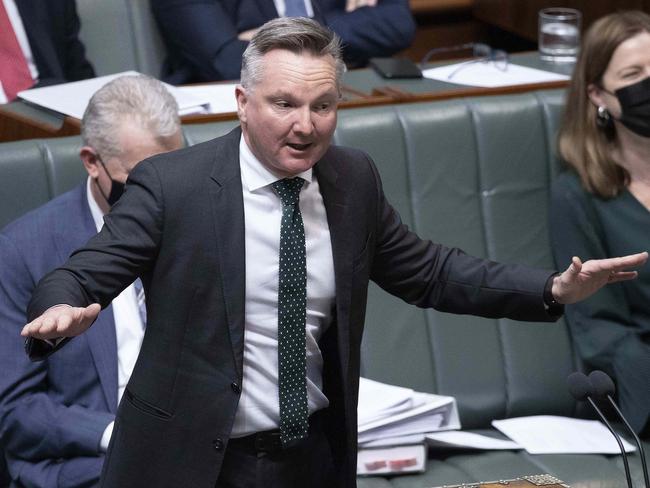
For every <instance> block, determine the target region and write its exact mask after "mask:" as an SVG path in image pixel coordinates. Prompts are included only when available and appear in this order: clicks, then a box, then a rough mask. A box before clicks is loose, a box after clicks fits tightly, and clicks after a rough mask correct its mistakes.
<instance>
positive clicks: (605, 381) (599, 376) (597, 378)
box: [589, 370, 616, 396]
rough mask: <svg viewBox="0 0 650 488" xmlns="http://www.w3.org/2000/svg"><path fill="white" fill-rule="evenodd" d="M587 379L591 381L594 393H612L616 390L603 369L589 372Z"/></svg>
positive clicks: (602, 394) (601, 394)
mask: <svg viewBox="0 0 650 488" xmlns="http://www.w3.org/2000/svg"><path fill="white" fill-rule="evenodd" d="M589 381H591V386H592V388H593V391H594V393H595V394H596V395H598V396H606V395H613V394H614V392H615V391H616V387H615V386H614V382H613V381H612V379H611V378H610V377H609V376H608V375H607V373H604V372H603V371H598V370H595V371H592V372H591V373H589Z"/></svg>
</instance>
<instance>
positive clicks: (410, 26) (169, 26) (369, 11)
mask: <svg viewBox="0 0 650 488" xmlns="http://www.w3.org/2000/svg"><path fill="white" fill-rule="evenodd" d="M151 8H152V10H153V14H154V16H155V18H156V21H157V22H158V25H159V26H160V29H161V32H162V34H163V38H164V39H165V43H166V45H167V49H168V50H169V59H168V66H167V67H166V73H164V77H163V78H164V80H165V81H168V82H170V83H173V84H181V83H190V82H197V81H214V80H233V79H237V78H239V72H240V70H241V59H242V54H243V53H244V50H245V49H246V46H247V45H248V41H249V40H250V38H251V36H252V35H253V34H254V33H255V31H256V30H257V29H258V28H259V27H260V26H261V25H262V24H264V23H265V22H266V21H268V20H270V19H273V18H275V17H285V16H286V17H300V16H303V17H312V18H314V19H315V20H317V21H318V22H320V23H321V24H322V25H325V26H327V27H329V28H330V29H331V30H332V31H334V32H335V33H336V34H338V35H339V37H340V38H341V40H342V42H343V55H344V59H345V61H346V63H347V64H348V65H349V66H363V65H364V64H366V62H367V61H368V59H369V58H371V57H374V56H390V55H392V54H394V53H396V52H398V51H401V50H402V49H405V48H407V47H409V46H410V45H411V42H412V41H413V37H414V35H415V23H414V21H413V17H412V15H411V11H410V8H409V4H408V0H347V1H346V0H273V1H271V0H206V1H200V2H197V1H194V0H156V1H155V2H151Z"/></svg>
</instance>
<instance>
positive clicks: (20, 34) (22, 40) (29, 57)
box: [0, 0, 38, 103]
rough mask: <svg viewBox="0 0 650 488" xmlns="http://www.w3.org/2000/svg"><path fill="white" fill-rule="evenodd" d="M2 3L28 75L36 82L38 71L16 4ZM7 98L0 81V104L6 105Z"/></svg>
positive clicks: (11, 2)
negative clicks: (23, 57) (27, 69)
mask: <svg viewBox="0 0 650 488" xmlns="http://www.w3.org/2000/svg"><path fill="white" fill-rule="evenodd" d="M0 1H2V3H4V6H5V10H6V11H7V16H8V17H9V22H11V26H12V27H13V28H14V34H15V35H16V39H18V44H20V49H21V51H22V52H23V55H24V56H25V61H27V67H28V68H29V74H30V75H32V79H33V80H38V69H37V68H36V63H34V55H33V54H32V48H31V47H30V46H29V40H28V39H27V33H26V32H25V26H24V25H23V21H22V19H21V18H20V13H19V12H18V8H17V7H16V2H15V1H14V0H0ZM6 102H7V96H6V95H5V91H4V89H3V88H2V81H0V103H6Z"/></svg>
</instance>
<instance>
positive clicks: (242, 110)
mask: <svg viewBox="0 0 650 488" xmlns="http://www.w3.org/2000/svg"><path fill="white" fill-rule="evenodd" d="M235 98H236V99H237V116H238V117H239V121H240V122H241V123H242V124H245V123H246V105H247V104H248V97H247V96H246V90H245V88H244V87H243V86H241V85H237V86H236V87H235Z"/></svg>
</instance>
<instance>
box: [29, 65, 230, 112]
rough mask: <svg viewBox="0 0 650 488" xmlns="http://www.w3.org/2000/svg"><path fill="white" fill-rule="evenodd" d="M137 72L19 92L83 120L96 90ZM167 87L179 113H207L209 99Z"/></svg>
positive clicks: (30, 98) (30, 101) (36, 103)
mask: <svg viewBox="0 0 650 488" xmlns="http://www.w3.org/2000/svg"><path fill="white" fill-rule="evenodd" d="M137 74H140V73H138V72H136V71H124V72H122V73H115V74H112V75H106V76H100V77H98V78H91V79H89V80H81V81H73V82H70V83H62V84H60V85H52V86H44V87H42V88H32V89H30V90H24V91H21V92H19V93H18V97H20V98H21V99H23V100H25V101H27V102H29V103H32V104H34V105H38V106H41V107H45V108H47V109H49V110H54V111H55V112H59V113H62V114H64V115H69V116H71V117H75V118H77V119H81V118H82V117H83V114H84V111H85V110H86V107H87V106H88V102H90V98H91V97H92V96H93V95H94V94H95V92H96V91H97V90H99V89H100V88H101V87H103V86H104V85H105V84H106V83H108V82H110V81H113V80H114V79H115V78H117V77H119V76H125V75H137ZM165 87H166V88H167V90H169V92H170V93H171V94H172V96H173V97H174V98H175V99H176V103H178V109H179V110H178V113H179V115H187V114H189V113H201V112H205V107H204V106H205V105H207V103H208V101H207V100H205V99H202V98H199V97H197V96H195V95H193V94H190V93H183V92H182V91H179V89H178V88H176V87H174V86H172V85H168V84H166V83H165ZM233 98H234V95H233Z"/></svg>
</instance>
